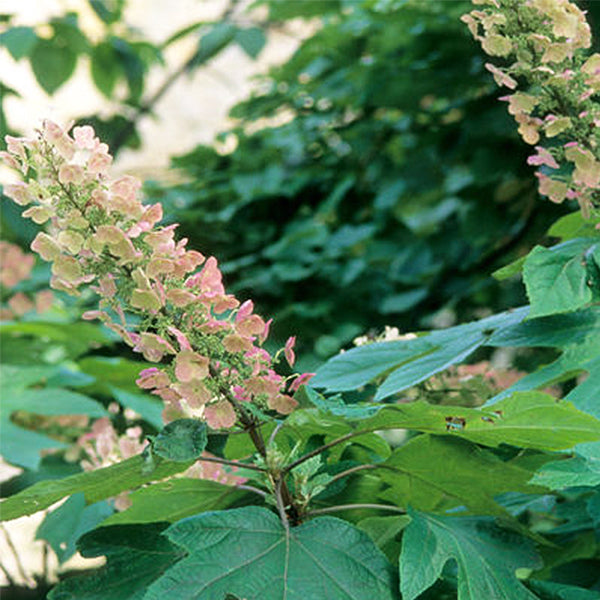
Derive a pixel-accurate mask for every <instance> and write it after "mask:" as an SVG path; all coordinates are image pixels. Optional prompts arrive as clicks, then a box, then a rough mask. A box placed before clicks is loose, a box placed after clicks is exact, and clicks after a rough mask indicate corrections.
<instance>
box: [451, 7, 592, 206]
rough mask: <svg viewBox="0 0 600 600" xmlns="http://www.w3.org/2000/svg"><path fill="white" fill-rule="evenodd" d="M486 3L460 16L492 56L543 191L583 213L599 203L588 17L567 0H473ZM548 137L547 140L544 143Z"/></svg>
mask: <svg viewBox="0 0 600 600" xmlns="http://www.w3.org/2000/svg"><path fill="white" fill-rule="evenodd" d="M473 4H477V5H483V6H484V8H482V9H481V10H474V11H472V12H470V13H469V14H466V15H463V17H462V20H463V21H464V22H465V23H466V24H467V26H468V28H469V30H470V31H471V33H472V34H473V36H474V37H475V39H476V40H478V41H479V42H480V43H481V45H482V48H483V50H484V51H485V52H486V53H487V54H489V55H490V56H495V57H501V58H505V59H506V60H507V64H506V66H504V67H498V66H495V65H493V64H490V63H488V64H486V65H485V66H486V68H487V69H488V70H489V71H490V72H491V73H492V74H493V76H494V79H495V80H496V83H497V84H498V85H500V86H504V87H507V88H509V89H510V90H516V89H517V87H518V86H519V85H521V86H524V87H525V91H516V92H514V93H512V94H509V95H507V96H504V97H503V98H502V100H505V101H507V102H508V106H509V107H508V110H509V112H510V114H512V115H513V116H514V118H515V120H516V121H517V123H518V124H519V133H520V134H521V136H522V138H523V140H524V141H525V142H527V143H528V144H531V145H533V146H535V150H536V152H535V154H533V155H532V156H530V157H529V159H528V163H529V164H531V165H536V166H539V167H541V168H540V170H539V171H538V172H537V173H536V176H537V177H538V179H539V192H540V194H542V195H543V196H547V197H548V198H549V199H550V200H552V201H553V202H557V203H560V202H563V201H564V200H565V199H567V198H568V199H576V200H577V201H578V203H579V205H580V207H581V210H582V213H583V215H584V216H586V217H589V215H590V212H591V211H592V210H593V208H594V207H596V208H597V207H598V206H600V133H599V131H600V129H599V126H600V103H599V102H598V94H599V93H600V54H598V53H595V54H592V55H591V56H588V55H587V54H586V52H585V50H586V49H588V48H589V47H590V45H591V32H590V28H589V25H588V24H587V22H586V19H585V14H584V13H583V12H582V11H581V10H580V9H579V8H578V7H577V6H576V5H575V4H573V3H572V2H569V1H568V0H473ZM540 140H543V142H542V143H543V145H538V144H539V143H540Z"/></svg>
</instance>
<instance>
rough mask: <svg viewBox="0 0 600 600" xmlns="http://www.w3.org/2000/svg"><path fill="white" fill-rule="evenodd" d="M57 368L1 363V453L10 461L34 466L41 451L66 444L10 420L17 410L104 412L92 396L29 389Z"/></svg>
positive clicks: (77, 412) (62, 412) (99, 413)
mask: <svg viewBox="0 0 600 600" xmlns="http://www.w3.org/2000/svg"><path fill="white" fill-rule="evenodd" d="M58 372H59V369H58V367H25V366H21V365H9V364H2V365H0V395H1V396H2V413H1V414H0V429H1V430H2V435H1V436H0V454H2V456H3V457H4V458H5V460H7V461H8V462H10V463H13V464H16V465H19V466H22V467H26V468H29V469H36V468H37V467H38V466H39V462H40V459H41V456H40V453H41V451H42V450H47V449H50V448H63V447H65V444H63V443H62V442H58V441H57V440H54V439H51V438H49V437H47V436H46V435H43V434H40V433H37V432H35V431H30V430H27V429H24V428H22V427H20V426H19V425H17V424H15V423H13V421H12V420H11V417H12V415H13V414H14V413H15V412H16V411H25V412H31V413H34V414H41V415H89V416H91V417H102V416H104V415H106V414H107V413H106V411H105V409H104V408H103V407H102V405H101V404H99V403H98V402H96V401H95V400H92V399H91V398H89V397H87V396H84V395H83V394H79V393H76V392H72V391H70V390H66V389H63V388H55V387H44V388H36V389H28V386H30V385H32V384H34V383H37V384H45V383H46V382H47V380H48V378H49V377H51V376H53V375H54V374H56V373H58Z"/></svg>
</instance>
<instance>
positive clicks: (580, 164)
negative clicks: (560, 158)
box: [565, 146, 600, 189]
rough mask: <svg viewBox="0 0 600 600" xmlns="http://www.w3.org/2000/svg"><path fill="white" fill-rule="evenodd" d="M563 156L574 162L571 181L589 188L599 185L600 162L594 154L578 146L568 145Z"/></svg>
mask: <svg viewBox="0 0 600 600" xmlns="http://www.w3.org/2000/svg"><path fill="white" fill-rule="evenodd" d="M565 157H566V158H567V160H570V161H572V162H574V163H575V171H574V172H573V181H574V182H575V183H577V184H580V185H583V186H587V187H590V188H593V189H595V188H597V187H598V186H600V162H599V161H597V160H596V158H595V157H594V155H593V154H592V153H591V152H590V151H589V150H586V149H584V148H581V147H579V146H570V147H569V148H567V149H566V150H565Z"/></svg>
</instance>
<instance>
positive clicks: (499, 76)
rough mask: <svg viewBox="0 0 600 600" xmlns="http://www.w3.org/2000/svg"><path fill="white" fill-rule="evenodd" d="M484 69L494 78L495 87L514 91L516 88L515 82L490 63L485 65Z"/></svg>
mask: <svg viewBox="0 0 600 600" xmlns="http://www.w3.org/2000/svg"><path fill="white" fill-rule="evenodd" d="M485 68H486V69H487V70H488V71H489V72H490V73H491V74H492V75H493V76H494V80H495V82H496V85H499V86H500V87H502V86H505V87H507V88H509V89H511V90H514V89H515V88H516V87H517V82H516V80H515V79H513V78H512V77H511V76H510V75H509V74H508V73H506V72H505V71H503V70H502V69H499V68H498V67H496V66H494V65H493V64H491V63H486V64H485Z"/></svg>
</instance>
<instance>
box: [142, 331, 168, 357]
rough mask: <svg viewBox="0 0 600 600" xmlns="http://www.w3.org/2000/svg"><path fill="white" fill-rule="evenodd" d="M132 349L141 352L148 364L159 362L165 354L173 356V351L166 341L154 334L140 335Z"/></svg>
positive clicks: (145, 333)
mask: <svg viewBox="0 0 600 600" xmlns="http://www.w3.org/2000/svg"><path fill="white" fill-rule="evenodd" d="M133 349H134V351H136V352H141V353H142V354H143V355H144V358H145V359H146V360H149V361H150V362H159V361H160V360H161V359H162V357H163V356H164V355H165V354H175V349H174V348H173V346H171V344H169V342H167V340H165V339H164V338H162V337H160V336H158V335H156V334H155V333H147V332H144V333H142V334H141V335H140V337H139V339H138V341H137V343H136V345H135V346H134V348H133Z"/></svg>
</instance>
